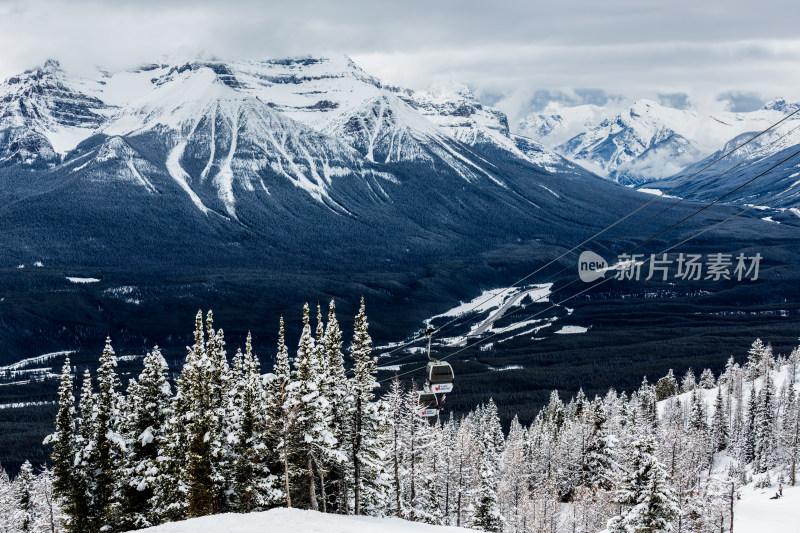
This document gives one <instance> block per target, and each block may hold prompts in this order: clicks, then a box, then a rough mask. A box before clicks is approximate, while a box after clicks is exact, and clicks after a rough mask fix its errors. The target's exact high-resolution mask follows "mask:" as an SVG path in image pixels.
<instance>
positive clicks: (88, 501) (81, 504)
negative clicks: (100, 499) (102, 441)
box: [68, 368, 99, 532]
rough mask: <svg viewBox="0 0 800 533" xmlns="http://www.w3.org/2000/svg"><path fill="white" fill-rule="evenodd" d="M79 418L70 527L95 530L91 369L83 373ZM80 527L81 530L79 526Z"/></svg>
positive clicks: (93, 403) (94, 450)
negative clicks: (73, 500) (74, 508)
mask: <svg viewBox="0 0 800 533" xmlns="http://www.w3.org/2000/svg"><path fill="white" fill-rule="evenodd" d="M78 406H79V410H80V418H78V432H77V434H76V437H75V462H74V463H73V464H74V469H73V478H72V482H73V483H74V486H73V490H74V494H75V501H76V502H77V504H78V507H77V508H78V512H77V513H76V515H75V517H74V520H73V517H70V520H69V522H68V524H69V527H70V528H72V527H75V528H76V529H74V530H73V531H80V532H84V531H95V530H97V529H98V527H97V522H98V520H99V516H98V511H97V507H96V501H97V493H96V490H95V488H96V485H95V483H96V482H95V478H96V467H95V464H96V463H95V461H96V460H97V448H96V446H95V441H94V435H95V428H96V424H95V394H94V391H93V390H92V375H91V373H90V372H89V369H88V368H87V369H85V370H84V373H83V382H82V384H81V396H80V400H79V401H78ZM78 528H79V529H78Z"/></svg>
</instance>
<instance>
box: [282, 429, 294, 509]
mask: <svg viewBox="0 0 800 533" xmlns="http://www.w3.org/2000/svg"><path fill="white" fill-rule="evenodd" d="M283 484H284V490H285V491H286V507H291V506H292V493H291V490H290V488H289V450H288V448H287V441H286V421H284V426H283Z"/></svg>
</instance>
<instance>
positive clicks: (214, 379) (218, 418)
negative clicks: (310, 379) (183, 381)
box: [205, 310, 237, 513]
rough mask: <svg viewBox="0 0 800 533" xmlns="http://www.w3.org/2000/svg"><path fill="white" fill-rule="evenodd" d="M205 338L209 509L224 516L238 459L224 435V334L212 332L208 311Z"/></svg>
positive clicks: (227, 400) (227, 394)
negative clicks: (209, 475)
mask: <svg viewBox="0 0 800 533" xmlns="http://www.w3.org/2000/svg"><path fill="white" fill-rule="evenodd" d="M206 338H207V340H206V357H205V360H206V361H207V362H208V381H207V383H208V401H209V404H208V405H209V413H208V414H209V417H210V431H209V433H208V435H207V438H208V442H209V446H210V454H211V455H210V466H211V480H212V484H213V500H212V509H213V512H214V513H224V512H227V511H229V510H230V505H229V503H230V502H229V495H230V493H231V483H232V480H233V478H234V468H235V463H236V459H237V458H236V457H235V455H234V453H233V449H232V446H231V442H230V441H229V439H228V438H227V437H228V435H226V432H225V425H226V420H227V419H228V414H229V408H230V407H231V395H232V394H233V391H232V380H231V369H230V365H229V364H228V357H227V352H226V350H225V333H224V332H223V331H222V328H220V329H219V330H216V331H215V330H214V322H213V314H212V312H211V310H209V311H208V313H207V314H206Z"/></svg>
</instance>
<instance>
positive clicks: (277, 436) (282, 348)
mask: <svg viewBox="0 0 800 533" xmlns="http://www.w3.org/2000/svg"><path fill="white" fill-rule="evenodd" d="M272 373H273V375H272V376H271V377H270V380H269V381H268V382H267V384H266V388H267V397H266V409H265V411H266V418H267V419H268V420H269V422H270V423H269V426H268V427H267V435H266V437H267V439H268V443H269V445H270V448H271V449H272V450H273V452H274V453H273V457H272V461H271V462H270V466H271V470H273V471H275V472H280V478H281V479H280V481H279V482H278V485H279V486H280V487H281V493H282V494H281V496H280V497H279V498H282V499H283V500H284V501H285V503H286V506H287V507H292V494H294V490H293V485H294V483H295V481H296V479H295V478H296V477H297V470H296V469H295V466H294V465H295V463H296V461H297V454H298V453H299V446H298V442H297V439H298V437H299V436H298V434H297V431H296V430H295V412H296V411H297V406H296V405H295V403H294V401H293V397H292V392H291V390H290V385H291V383H292V369H291V367H290V365H289V350H288V348H287V347H286V332H285V329H284V325H283V316H281V319H280V329H279V331H278V353H277V355H276V358H275V364H274V365H273V368H272Z"/></svg>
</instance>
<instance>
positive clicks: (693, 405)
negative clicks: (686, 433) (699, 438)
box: [689, 389, 708, 433]
mask: <svg viewBox="0 0 800 533" xmlns="http://www.w3.org/2000/svg"><path fill="white" fill-rule="evenodd" d="M689 427H690V428H691V429H693V430H695V431H698V432H701V433H706V432H707V431H708V420H707V415H706V405H705V402H704V401H703V396H702V393H701V392H700V391H698V390H697V389H694V390H693V391H692V396H691V399H690V401H689Z"/></svg>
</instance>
